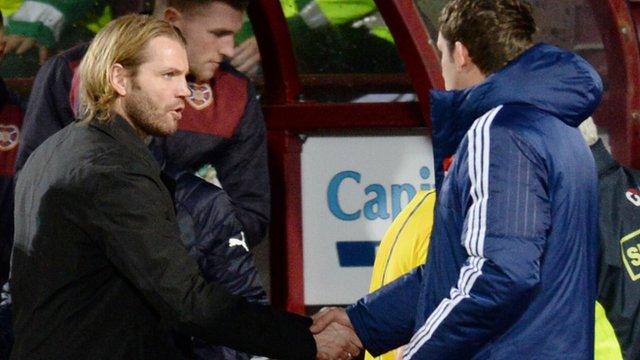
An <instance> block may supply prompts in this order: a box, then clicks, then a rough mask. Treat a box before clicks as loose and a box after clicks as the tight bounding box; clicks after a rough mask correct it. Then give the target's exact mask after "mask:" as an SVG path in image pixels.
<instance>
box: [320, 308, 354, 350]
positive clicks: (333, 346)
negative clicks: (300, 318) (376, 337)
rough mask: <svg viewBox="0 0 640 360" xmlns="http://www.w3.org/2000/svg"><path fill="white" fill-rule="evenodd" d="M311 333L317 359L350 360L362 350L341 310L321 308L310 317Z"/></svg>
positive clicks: (344, 313)
mask: <svg viewBox="0 0 640 360" xmlns="http://www.w3.org/2000/svg"><path fill="white" fill-rule="evenodd" d="M312 318H313V325H312V326H311V332H312V333H313V338H314V339H315V340H316V347H317V349H318V353H317V358H318V359H321V360H332V359H337V360H351V359H352V358H354V357H355V356H358V354H359V353H360V351H361V350H362V343H361V342H360V339H359V338H358V335H356V333H355V331H354V330H353V325H352V324H351V320H349V316H347V312H346V311H345V310H344V309H342V308H335V307H328V308H322V309H321V310H320V311H319V312H318V313H317V314H315V315H313V316H312Z"/></svg>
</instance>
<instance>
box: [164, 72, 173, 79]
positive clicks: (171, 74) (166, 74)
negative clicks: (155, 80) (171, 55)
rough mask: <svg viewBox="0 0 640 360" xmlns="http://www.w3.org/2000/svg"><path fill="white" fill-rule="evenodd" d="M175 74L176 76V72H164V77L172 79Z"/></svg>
mask: <svg viewBox="0 0 640 360" xmlns="http://www.w3.org/2000/svg"><path fill="white" fill-rule="evenodd" d="M174 76H175V74H174V73H172V72H170V73H164V74H162V77H164V78H165V79H171V78H172V77H174Z"/></svg>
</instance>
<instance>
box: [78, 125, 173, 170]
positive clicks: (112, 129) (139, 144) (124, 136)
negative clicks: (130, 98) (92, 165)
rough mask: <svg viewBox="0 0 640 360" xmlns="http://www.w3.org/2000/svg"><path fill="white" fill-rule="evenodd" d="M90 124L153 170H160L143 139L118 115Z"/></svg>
mask: <svg viewBox="0 0 640 360" xmlns="http://www.w3.org/2000/svg"><path fill="white" fill-rule="evenodd" d="M90 126H91V127H94V128H96V129H98V130H100V131H102V132H104V133H106V134H107V135H109V136H111V137H112V138H113V139H115V140H116V141H117V142H119V143H120V144H122V145H124V146H125V147H126V148H127V149H128V150H130V151H131V152H132V153H133V154H135V155H136V156H138V157H139V158H141V159H142V160H143V161H144V162H145V163H147V164H148V165H149V166H151V167H152V168H153V169H154V170H155V171H157V172H160V167H159V165H158V163H157V162H156V161H155V159H154V158H153V156H152V155H151V152H150V151H149V148H148V147H147V144H146V143H145V141H144V140H143V139H141V138H140V137H139V136H138V134H137V133H136V131H135V130H134V128H133V127H132V126H131V125H130V124H129V123H128V122H127V121H126V120H125V119H123V118H122V117H121V116H120V115H115V116H114V118H113V119H112V120H111V121H108V122H98V121H94V122H92V123H91V124H90Z"/></svg>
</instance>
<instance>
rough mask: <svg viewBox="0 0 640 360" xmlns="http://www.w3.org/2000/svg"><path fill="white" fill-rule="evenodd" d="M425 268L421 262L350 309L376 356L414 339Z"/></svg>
mask: <svg viewBox="0 0 640 360" xmlns="http://www.w3.org/2000/svg"><path fill="white" fill-rule="evenodd" d="M423 271H424V265H421V266H419V267H417V268H415V269H414V270H413V271H411V272H410V273H408V274H407V275H405V276H402V277H400V278H398V279H396V280H395V281H393V282H392V283H390V284H388V285H386V286H384V287H382V288H380V289H378V290H377V291H375V292H373V293H371V294H369V295H367V296H365V297H363V298H362V299H360V300H358V302H357V303H355V304H353V305H352V306H350V307H348V308H347V315H348V316H349V320H351V323H352V325H353V327H354V329H355V331H356V334H357V335H358V338H360V341H361V342H362V344H363V345H364V347H365V349H367V350H368V351H369V352H370V353H371V354H373V355H374V356H377V355H380V354H383V353H385V352H387V351H389V350H392V349H395V348H397V347H399V346H402V345H404V344H406V343H407V341H408V340H409V339H410V338H411V335H412V334H413V330H414V327H415V325H414V324H415V309H416V308H417V307H418V305H417V304H418V299H419V294H420V291H421V287H422V281H423ZM391 306H392V307H391Z"/></svg>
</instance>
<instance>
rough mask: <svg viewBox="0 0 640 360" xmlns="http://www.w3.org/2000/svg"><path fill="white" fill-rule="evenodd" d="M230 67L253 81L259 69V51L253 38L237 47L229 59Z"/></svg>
mask: <svg viewBox="0 0 640 360" xmlns="http://www.w3.org/2000/svg"><path fill="white" fill-rule="evenodd" d="M231 65H232V66H233V67H235V68H236V69H237V70H238V71H240V72H241V73H244V74H245V75H247V76H248V77H250V78H251V79H254V78H255V76H256V75H257V74H258V70H259V69H260V51H259V50H258V42H257V41H256V38H255V36H252V37H250V38H248V39H247V40H245V41H243V42H242V44H240V45H238V46H237V47H236V49H235V51H234V53H233V58H231Z"/></svg>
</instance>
